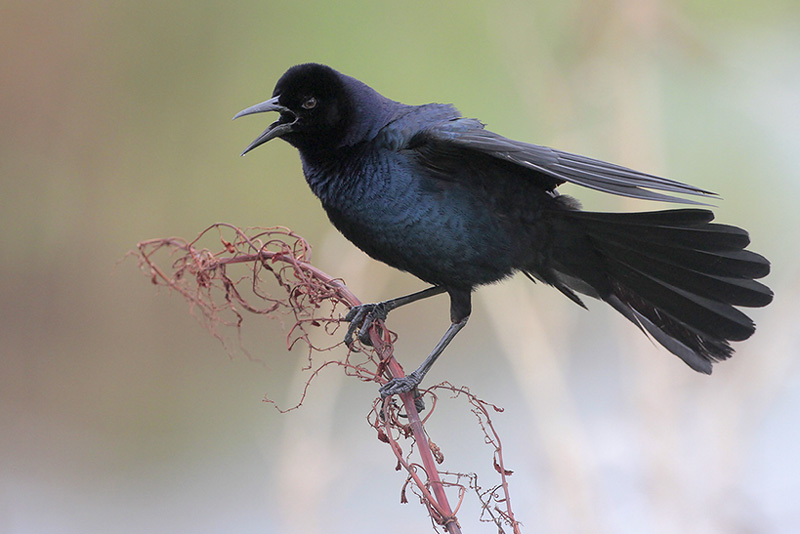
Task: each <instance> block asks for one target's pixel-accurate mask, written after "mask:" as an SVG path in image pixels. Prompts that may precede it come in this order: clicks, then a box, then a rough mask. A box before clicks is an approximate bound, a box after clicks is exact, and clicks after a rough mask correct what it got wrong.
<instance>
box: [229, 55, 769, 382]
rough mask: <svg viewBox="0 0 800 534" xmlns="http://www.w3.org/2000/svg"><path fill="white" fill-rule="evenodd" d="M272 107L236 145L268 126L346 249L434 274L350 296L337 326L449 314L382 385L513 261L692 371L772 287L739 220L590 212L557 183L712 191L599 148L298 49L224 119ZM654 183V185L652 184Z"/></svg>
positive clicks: (749, 325)
mask: <svg viewBox="0 0 800 534" xmlns="http://www.w3.org/2000/svg"><path fill="white" fill-rule="evenodd" d="M266 111H276V112H278V113H279V114H280V115H279V117H278V119H277V120H276V121H275V122H273V123H272V124H270V126H269V127H268V128H267V129H266V130H265V131H264V132H263V133H262V134H261V135H260V136H258V138H256V140H255V141H253V142H252V143H251V144H250V146H248V147H247V149H245V151H244V152H243V153H242V155H244V154H246V153H247V152H249V151H250V150H252V149H254V148H256V147H257V146H259V145H261V144H263V143H266V142H267V141H269V140H270V139H273V138H276V137H280V138H281V139H283V140H285V141H287V142H288V143H290V144H291V145H293V146H294V147H296V148H297V149H298V151H299V152H300V158H301V160H302V165H303V172H304V173H305V177H306V181H307V182H308V185H309V186H310V187H311V190H312V191H313V192H314V194H315V195H316V196H317V197H318V198H319V199H320V201H321V202H322V207H323V208H324V209H325V211H326V212H327V214H328V217H329V218H330V220H331V222H332V223H333V224H334V226H336V228H338V229H339V231H341V232H342V234H344V236H345V237H346V238H347V239H349V240H350V241H352V242H353V243H354V244H355V245H356V246H357V247H358V248H360V249H361V250H363V251H364V252H366V253H367V254H369V255H370V256H372V257H373V258H375V259H377V260H380V261H382V262H384V263H387V264H389V265H391V266H392V267H395V268H397V269H400V270H402V271H407V272H409V273H411V274H413V275H415V276H417V277H418V278H420V279H422V280H423V281H425V282H428V283H429V284H432V287H430V288H428V289H425V290H423V291H420V292H418V293H414V294H411V295H407V296H404V297H399V298H396V299H392V300H388V301H385V302H381V303H378V304H365V305H362V306H358V307H355V308H353V309H351V310H350V312H349V313H348V315H347V317H345V320H347V321H350V326H349V329H348V332H347V334H346V336H345V341H347V344H348V345H350V343H351V342H352V336H353V334H354V333H356V330H358V334H357V335H358V336H359V337H360V338H361V339H362V341H363V342H368V336H367V330H368V329H369V327H370V325H371V324H372V322H373V321H375V320H377V319H385V318H386V314H387V313H389V312H390V311H391V310H393V309H395V308H397V307H399V306H403V305H405V304H408V303H411V302H415V301H417V300H420V299H423V298H426V297H430V296H433V295H438V294H441V293H447V294H448V295H449V296H450V320H451V325H450V327H449V328H448V329H447V331H446V332H445V334H444V336H443V337H442V339H441V340H440V341H439V343H438V344H437V345H436V347H434V349H433V351H432V352H431V353H430V355H429V356H428V357H427V358H426V359H425V361H424V362H423V363H422V365H420V367H419V368H418V369H416V370H415V371H414V372H412V373H411V374H409V375H408V376H406V377H403V378H395V379H393V380H391V381H389V382H388V383H387V384H385V385H384V386H382V387H381V395H382V396H383V397H386V396H389V395H392V394H395V393H402V392H406V391H412V390H414V389H415V388H416V387H417V385H418V384H419V383H420V381H421V380H422V379H423V377H424V376H425V373H427V371H428V370H429V369H430V367H431V366H432V365H433V363H434V361H435V360H436V358H437V357H438V356H439V355H440V354H441V353H442V351H443V350H444V349H445V347H446V346H447V344H448V343H449V342H450V341H451V340H452V339H453V337H454V336H455V335H456V334H457V333H458V332H459V331H460V330H461V329H462V328H463V327H464V325H465V324H466V323H467V319H468V318H469V315H470V311H471V303H470V299H471V293H472V291H473V290H474V289H475V288H476V287H478V286H480V285H483V284H489V283H492V282H497V281H498V280H502V279H504V278H507V277H509V276H511V275H512V274H514V273H515V272H518V271H519V272H522V273H523V274H524V275H525V276H527V277H528V278H529V279H531V280H533V281H536V280H539V281H542V282H544V283H546V284H549V285H552V286H554V287H555V288H556V289H558V290H559V291H561V293H563V294H564V295H566V296H567V297H568V298H569V299H570V300H572V301H573V302H575V303H576V304H578V305H579V306H584V305H583V302H582V301H581V298H580V297H579V296H578V293H580V294H581V295H587V296H590V297H594V298H597V299H600V300H602V301H605V302H607V303H608V304H610V305H611V306H612V307H613V308H614V309H615V310H617V311H618V312H619V313H621V314H622V315H623V316H625V317H626V318H627V319H628V320H630V321H631V322H632V323H634V324H635V325H636V326H637V327H638V328H639V329H641V330H642V331H643V332H645V333H646V334H649V335H650V336H652V338H653V339H655V340H656V341H658V342H659V343H660V344H661V345H663V346H664V347H665V348H666V349H667V350H669V351H670V352H672V353H674V354H676V355H677V356H678V357H680V358H681V359H682V360H683V361H684V362H686V364H688V365H689V367H691V368H692V369H694V370H695V371H699V372H701V373H707V374H708V373H711V364H712V363H714V362H717V361H720V360H724V359H726V358H728V357H729V356H731V354H732V353H733V349H732V348H731V346H730V344H729V342H730V341H742V340H745V339H747V338H749V337H750V336H751V335H752V334H753V332H754V331H755V325H754V324H753V322H752V321H751V320H750V318H749V317H747V316H746V315H745V314H744V313H742V312H741V311H739V310H738V309H737V308H735V306H745V307H760V306H766V305H767V304H769V303H770V301H771V300H772V291H770V289H769V288H768V287H766V286H765V285H763V284H761V283H759V282H757V281H756V280H755V279H757V278H761V277H764V276H766V275H767V274H768V273H769V270H770V264H769V262H768V261H767V260H766V259H765V258H764V257H763V256H760V255H758V254H756V253H754V252H750V251H748V250H745V248H746V247H747V245H748V244H749V242H750V239H749V237H748V234H747V231H745V230H743V229H741V228H737V227H735V226H728V225H723V224H717V223H712V222H711V221H712V220H713V219H714V215H713V213H712V212H711V211H709V210H707V209H700V208H684V209H672V210H664V211H652V212H640V213H593V212H586V211H581V209H580V205H579V203H578V202H577V201H576V200H575V199H573V198H571V197H569V196H566V195H560V194H559V193H558V192H557V191H556V188H557V187H558V186H559V185H561V184H563V183H565V182H569V183H572V184H577V185H581V186H584V187H588V188H591V189H596V190H598V191H603V192H606V193H611V194H615V195H622V196H627V197H632V198H639V199H646V200H655V201H664V202H680V203H684V204H700V202H695V201H692V200H689V199H683V198H681V197H675V196H672V195H668V194H666V193H677V194H684V195H695V196H698V197H705V198H714V197H716V194H715V193H712V192H710V191H706V190H703V189H699V188H697V187H694V186H691V185H687V184H684V183H680V182H676V181H674V180H668V179H665V178H659V177H657V176H653V175H650V174H645V173H641V172H638V171H634V170H631V169H628V168H625V167H621V166H619V165H614V164H612V163H606V162H603V161H599V160H596V159H592V158H588V157H585V156H579V155H576V154H570V153H567V152H562V151H560V150H555V149H552V148H547V147H544V146H538V145H532V144H527V143H522V142H520V141H514V140H511V139H507V138H505V137H502V136H500V135H497V134H495V133H493V132H490V131H488V130H486V129H484V125H483V124H482V123H481V122H479V121H478V120H475V119H470V118H464V117H462V116H461V115H460V114H459V112H458V110H456V109H455V107H453V106H451V105H446V104H426V105H421V106H410V105H406V104H401V103H399V102H395V101H393V100H389V99H388V98H385V97H383V96H382V95H380V94H378V93H377V92H376V91H375V90H373V89H372V88H370V87H368V86H367V85H365V84H364V83H362V82H360V81H358V80H356V79H355V78H351V77H349V76H345V75H344V74H341V73H339V72H337V71H335V70H333V69H331V68H330V67H327V66H324V65H319V64H313V63H309V64H303V65H297V66H295V67H292V68H290V69H289V70H288V71H287V72H286V73H285V74H284V75H283V76H282V77H281V78H280V79H279V80H278V83H277V84H276V86H275V90H274V91H273V93H272V98H271V99H269V100H267V101H266V102H262V103H261V104H257V105H255V106H252V107H249V108H247V109H245V110H243V111H241V112H239V113H238V114H237V115H236V116H235V117H234V118H238V117H241V116H244V115H250V114H253V113H261V112H266ZM659 191H660V192H659Z"/></svg>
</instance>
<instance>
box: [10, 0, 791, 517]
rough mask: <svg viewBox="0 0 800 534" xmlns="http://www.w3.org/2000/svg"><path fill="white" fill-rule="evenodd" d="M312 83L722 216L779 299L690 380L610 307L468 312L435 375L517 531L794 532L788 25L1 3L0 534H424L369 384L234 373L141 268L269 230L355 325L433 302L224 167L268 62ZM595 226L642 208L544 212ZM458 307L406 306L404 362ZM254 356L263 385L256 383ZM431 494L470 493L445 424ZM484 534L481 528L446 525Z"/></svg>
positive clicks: (280, 160)
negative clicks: (362, 307)
mask: <svg viewBox="0 0 800 534" xmlns="http://www.w3.org/2000/svg"><path fill="white" fill-rule="evenodd" d="M305 61H318V62H324V63H328V64H330V65H332V66H334V67H335V68H337V69H339V70H341V71H343V72H345V73H348V74H350V75H353V76H355V77H357V78H360V79H362V80H364V81H366V82H367V83H369V84H370V85H372V86H373V87H375V88H376V89H377V90H379V91H380V92H382V93H383V94H385V95H387V96H389V97H390V98H393V99H396V100H400V101H403V102H408V103H426V102H431V101H439V102H453V103H455V104H456V105H457V106H458V107H459V109H461V111H462V112H463V113H464V114H465V115H466V116H474V117H479V118H481V119H482V120H483V121H484V122H486V123H488V125H489V127H490V128H492V129H493V130H494V131H497V132H499V133H502V134H504V135H507V136H510V137H513V138H518V139H523V140H528V141H531V142H536V143H539V144H546V145H551V146H556V147H559V148H562V149H565V150H569V151H573V152H579V153H582V154H586V155H590V156H594V157H598V158H602V159H607V160H611V161H614V162H618V163H621V164H624V165H627V166H631V167H634V168H637V169H642V170H645V171H649V172H653V173H657V174H661V175H665V176H669V177H672V178H675V179H678V180H681V181H685V182H689V183H692V184H696V185H699V186H702V187H704V188H708V189H711V190H714V191H718V192H720V193H721V194H722V196H723V197H724V201H721V202H720V203H719V206H718V208H717V214H718V219H719V220H721V221H724V222H730V223H735V224H737V225H741V226H744V227H746V228H748V229H749V230H750V231H751V236H752V239H753V249H754V250H757V251H759V252H761V253H763V254H765V255H766V256H768V257H769V258H770V259H771V260H772V262H773V265H774V269H773V273H772V274H771V275H770V277H769V278H768V279H767V280H766V281H767V282H768V284H769V285H770V286H771V287H772V288H773V289H774V290H775V292H776V298H775V302H774V303H773V304H772V305H771V306H770V307H768V308H765V309H761V310H754V311H753V312H752V316H753V317H754V319H755V320H756V322H757V323H758V325H759V330H758V332H757V334H756V335H755V336H754V337H753V338H752V339H751V340H750V341H748V342H746V343H743V344H740V345H739V346H738V348H737V354H736V356H735V358H734V359H733V360H731V361H729V362H727V363H725V364H723V365H718V366H717V367H716V368H715V372H714V375H713V376H712V377H706V376H700V375H698V374H695V373H692V372H691V371H690V370H689V369H688V368H687V367H686V366H684V365H683V364H682V363H681V362H680V361H679V360H678V359H677V358H675V357H673V356H671V355H669V354H668V353H666V352H665V351H664V350H661V349H659V348H656V347H655V346H653V345H652V344H651V343H650V342H649V341H647V340H646V339H645V338H644V337H643V336H641V335H640V334H639V333H638V332H637V331H636V329H635V328H632V326H631V325H630V324H628V323H627V321H626V320H625V319H623V318H621V317H620V316H618V315H617V314H616V313H614V312H613V311H612V310H610V309H609V308H607V307H605V306H602V305H599V304H598V303H591V304H590V308H591V311H590V312H588V313H587V312H585V311H583V310H581V309H579V308H577V307H576V306H574V305H573V304H571V303H570V302H568V301H567V300H566V299H564V298H563V297H562V296H561V295H560V294H558V293H557V292H555V291H553V290H551V289H550V288H546V287H543V286H541V285H537V286H534V285H532V284H530V283H529V282H527V281H526V280H525V279H515V280H513V281H511V282H509V283H506V284H503V285H499V286H493V287H489V288H484V289H481V290H480V291H479V292H478V293H477V295H476V297H475V310H474V313H473V316H472V320H471V322H470V325H469V328H467V329H466V330H465V331H464V332H462V334H461V335H460V336H459V337H458V338H457V340H456V341H455V342H454V344H453V346H452V347H451V348H450V350H449V351H448V353H447V354H446V355H445V357H444V358H443V359H442V360H441V361H440V363H439V364H438V365H437V366H436V367H435V368H434V370H433V371H432V372H431V374H430V375H429V380H430V381H431V382H433V381H440V380H445V379H447V380H450V381H451V382H453V383H455V384H464V385H467V386H469V387H470V388H471V389H472V391H474V392H476V393H478V394H479V395H480V396H481V397H482V398H484V399H486V400H489V401H492V402H494V403H496V404H498V405H501V406H503V407H504V408H505V412H504V413H502V414H498V415H497V416H496V417H495V420H494V421H495V425H496V427H497V430H498V431H499V432H500V434H501V436H502V438H503V444H504V454H505V460H506V462H507V467H508V468H510V469H513V470H514V475H513V476H512V477H511V484H512V486H511V490H512V498H513V504H514V509H515V511H516V513H517V516H518V519H520V520H521V521H523V523H524V531H525V532H549V533H562V532H563V533H574V532H586V533H629V532H630V533H633V532H636V533H675V532H687V533H795V532H798V531H800V439H799V438H800V425H799V423H800V415H798V414H800V366H798V353H800V333H799V331H798V319H800V313H798V304H797V302H798V299H799V298H800V283H799V281H800V251H799V250H798V249H800V246H799V245H798V239H799V238H798V233H799V231H800V210H799V209H798V202H800V180H798V177H800V150H799V149H798V147H799V146H800V3H798V2H796V1H795V0H768V1H763V2H720V1H715V0H700V1H692V2H689V1H678V0H674V1H669V0H644V1H643V0H597V1H592V2H580V1H574V0H569V1H564V2H542V1H534V2H530V1H509V2H474V1H464V0H461V1H459V2H449V1H447V2H436V3H432V2H417V1H411V2H404V3H402V4H400V3H395V2H369V3H368V2H349V1H339V2H336V3H333V2H299V1H298V2H272V1H264V2H187V1H182V0H180V1H172V2H154V1H149V0H144V1H140V2H89V1H80V0H79V1H73V2H53V1H50V2H47V1H39V0H28V1H24V2H23V1H14V0H11V1H9V0H5V1H3V2H2V4H0V126H1V127H0V207H1V208H2V209H0V228H2V231H0V251H1V252H0V351H2V352H1V353H0V532H3V533H43V532H48V533H49V532H57V533H73V532H75V533H78V532H80V533H86V532H120V533H129V532H130V533H134V532H136V533H138V532H192V533H206V532H208V533H211V532H242V533H247V532H260V533H263V532H270V533H271V532H299V533H316V532H373V531H375V530H379V531H381V532H386V533H394V532H397V533H400V532H410V531H414V532H425V531H429V529H430V528H431V527H430V524H429V520H428V519H427V516H426V514H425V511H424V509H423V508H422V507H421V506H419V505H418V504H416V503H415V502H414V501H413V499H412V503H411V504H408V505H401V504H399V496H400V489H401V486H402V483H403V476H402V474H401V473H398V472H395V471H394V469H393V468H394V462H393V460H392V456H391V453H390V451H389V450H388V448H387V447H386V445H384V444H383V443H381V442H379V441H378V440H377V439H376V438H375V435H374V432H373V431H371V430H370V429H369V427H368V425H367V423H366V422H365V419H364V416H365V415H366V413H367V412H368V410H369V406H370V404H371V402H372V400H373V399H374V397H375V388H374V387H373V385H370V384H364V383H361V382H358V381H356V380H353V379H347V378H344V377H342V376H341V375H340V374H339V373H338V372H336V371H330V372H327V373H323V375H322V376H321V377H320V378H319V379H318V380H317V382H316V383H315V385H314V387H313V388H312V390H311V393H310V395H309V397H308V398H307V399H306V402H305V405H304V406H303V407H302V408H301V409H300V410H297V411H293V412H290V413H289V414H286V415H281V414H279V413H277V412H276V411H275V410H274V409H272V408H271V407H270V406H269V405H267V404H265V403H263V402H262V401H261V399H262V398H263V396H264V395H267V394H268V395H270V396H271V397H273V398H275V399H277V400H278V401H279V402H281V403H282V404H284V405H291V404H293V403H294V402H296V400H297V398H298V395H299V391H300V389H301V386H302V384H303V382H304V381H305V379H306V375H303V374H301V373H300V367H301V366H302V363H303V354H302V353H301V351H293V352H287V351H286V349H285V341H284V336H285V332H284V330H283V329H282V326H281V323H280V321H270V320H266V319H263V318H253V317H251V318H248V319H247V326H248V328H249V331H248V334H247V337H246V340H245V341H246V343H247V344H248V345H247V348H248V349H249V350H250V353H251V354H252V356H253V359H252V360H251V359H249V358H248V357H246V356H245V355H244V354H242V353H241V352H238V351H235V350H234V352H233V356H229V355H228V353H227V352H226V350H225V349H224V348H223V347H222V346H221V345H220V344H219V343H218V342H217V341H216V340H215V339H214V338H213V337H211V336H210V335H209V334H208V333H207V332H206V331H205V330H204V329H203V328H202V327H201V326H200V325H199V324H198V323H197V322H196V321H195V320H194V319H193V318H192V317H191V316H190V314H189V313H188V306H187V305H186V303H185V302H184V301H183V300H182V299H181V298H180V297H179V296H177V295H175V294H170V293H168V292H166V291H161V292H159V291H157V290H156V288H155V286H153V285H151V284H150V282H149V280H148V278H147V277H146V276H143V275H142V274H141V273H140V272H139V270H138V268H137V265H136V261H135V260H132V259H130V258H128V259H126V260H123V261H120V260H122V259H123V258H124V256H125V254H126V252H127V251H129V250H130V249H132V248H134V247H135V245H136V243H137V242H138V241H141V240H144V239H149V238H154V237H165V236H172V235H178V236H184V237H194V236H195V235H197V234H198V233H199V232H200V231H201V230H202V229H203V228H205V227H206V226H207V225H209V224H211V223H214V222H218V221H225V222H229V223H233V224H236V225H239V226H254V225H260V226H270V225H284V226H289V227H291V228H293V229H294V230H295V231H297V232H299V233H300V234H302V235H303V236H305V237H306V238H307V239H308V240H309V241H310V242H311V243H312V244H313V245H314V246H315V250H314V258H315V263H316V264H317V265H318V266H319V267H321V268H323V269H324V270H326V271H328V272H330V273H332V274H335V275H338V276H341V277H343V278H344V279H345V280H346V281H347V282H348V284H349V285H350V286H351V287H352V288H353V289H354V290H355V292H356V293H357V294H358V295H360V296H361V297H362V299H363V300H366V301H370V300H372V301H375V300H379V299H384V298H389V297H392V296H396V295H399V294H403V293H406V292H410V291H414V290H417V289H420V288H422V287H423V286H422V284H421V283H420V282H418V281H416V280H414V279H413V278H411V277H410V276H407V275H403V274H400V273H397V272H394V271H392V270H391V269H389V268H387V267H385V266H383V265H380V264H377V263H376V262H373V261H371V260H369V259H368V258H366V256H365V255H363V254H362V253H361V252H359V251H357V250H356V249H355V247H353V246H351V245H349V244H348V243H347V242H345V241H344V240H343V239H342V238H341V237H339V236H338V235H337V234H336V233H335V231H333V230H332V228H331V226H330V224H329V223H328V222H327V221H326V219H325V216H324V214H323V213H322V210H321V209H320V207H319V205H318V202H317V201H316V199H315V198H313V196H312V195H311V193H310V191H309V190H308V188H307V187H306V185H305V183H304V181H303V178H302V175H301V170H300V165H299V162H298V157H297V155H296V153H295V151H294V150H293V149H292V148H291V147H289V146H288V145H286V144H285V143H281V142H279V141H276V142H273V143H270V144H269V145H267V146H265V147H262V148H260V149H258V150H257V151H255V152H253V153H251V154H249V155H248V156H247V157H246V158H240V157H239V153H240V152H241V150H242V149H243V148H244V147H245V146H247V144H248V143H249V142H250V141H251V140H252V139H253V138H254V137H255V136H256V135H257V134H258V133H260V132H261V131H262V129H263V128H264V127H265V126H266V124H267V123H268V122H269V121H270V120H272V119H271V118H268V117H259V118H258V119H255V118H247V119H243V120H239V121H236V122H235V123H234V122H232V121H231V120H230V119H231V117H232V116H233V114H234V113H236V112H237V111H239V110H240V109H242V108H244V107H247V106H249V105H251V104H254V103H257V102H260V101H262V100H264V99H266V98H267V97H268V96H270V94H271V91H272V87H273V84H274V82H275V81H276V80H277V78H278V77H279V76H280V75H281V74H282V73H283V72H284V70H285V69H286V68H288V67H289V66H291V65H293V64H296V63H299V62H305ZM565 189H566V190H568V191H567V192H571V193H574V194H576V195H578V196H579V197H580V198H581V199H582V200H583V202H584V205H585V207H587V208H590V209H613V210H622V209H654V208H659V207H661V206H658V205H654V204H649V205H648V204H644V203H641V202H635V201H630V200H624V199H618V198H612V197H609V196H604V195H601V194H594V193H592V192H588V191H582V190H578V188H574V187H573V188H569V187H566V188H565ZM447 321H448V319H447V299H446V298H440V299H436V300H434V301H429V302H425V303H421V304H417V305H415V306H413V309H404V310H399V311H397V312H395V313H394V314H393V315H392V317H391V321H390V327H391V328H392V329H393V330H394V331H396V332H398V333H399V335H400V341H399V343H398V345H397V351H398V355H399V357H400V359H401V361H402V362H404V363H405V364H406V367H407V368H410V367H413V366H416V364H417V363H418V362H419V361H420V360H421V358H422V357H423V356H424V355H425V354H426V353H427V351H428V350H429V348H430V347H431V346H432V345H433V343H434V342H435V341H436V340H437V339H438V337H439V335H440V334H441V332H442V331H443V330H444V328H445V327H446V325H447ZM256 360H260V362H259V361H256ZM428 429H429V431H430V432H431V438H432V439H433V440H434V441H436V442H437V443H438V444H439V445H440V446H441V447H442V449H443V451H444V453H445V455H446V463H445V466H444V467H445V468H446V469H449V470H451V471H477V472H478V473H479V474H480V476H481V478H480V481H481V483H482V484H483V485H484V487H489V486H491V485H492V484H493V480H494V479H493V478H492V469H491V455H490V452H491V451H490V450H489V449H488V448H487V447H486V446H485V445H484V444H483V442H482V439H481V435H480V433H479V430H478V429H477V426H476V425H475V422H474V417H473V416H472V415H471V414H470V413H469V411H468V409H467V407H466V406H464V405H463V404H461V403H460V402H457V401H453V402H452V403H445V404H444V405H443V406H440V407H439V409H438V410H437V416H436V418H435V419H434V420H432V421H431V422H430V423H429V424H428ZM461 520H462V525H463V527H464V531H465V532H496V529H495V528H494V527H493V526H492V525H490V524H479V522H478V510H477V505H476V503H475V500H474V499H472V500H471V501H468V503H467V504H465V510H464V511H463V512H462V513H461Z"/></svg>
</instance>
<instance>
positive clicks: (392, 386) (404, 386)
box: [378, 371, 422, 398]
mask: <svg viewBox="0 0 800 534" xmlns="http://www.w3.org/2000/svg"><path fill="white" fill-rule="evenodd" d="M420 382H422V378H421V377H420V376H419V375H418V374H417V372H416V371H414V372H413V373H411V374H409V375H408V376H403V377H400V378H392V379H391V380H389V381H388V382H386V383H385V384H384V385H382V386H381V387H380V388H379V389H378V391H379V392H380V394H381V398H386V397H389V396H391V395H398V394H400V393H408V392H409V391H413V390H414V389H416V387H417V386H418V385H419V383H420Z"/></svg>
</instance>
